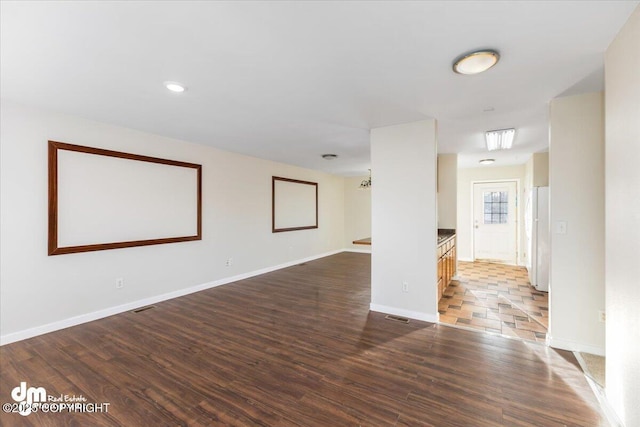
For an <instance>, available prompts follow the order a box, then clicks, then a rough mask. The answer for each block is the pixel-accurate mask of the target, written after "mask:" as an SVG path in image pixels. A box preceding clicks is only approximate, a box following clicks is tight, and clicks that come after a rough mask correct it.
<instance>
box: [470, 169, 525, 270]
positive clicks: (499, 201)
mask: <svg viewBox="0 0 640 427" xmlns="http://www.w3.org/2000/svg"><path fill="white" fill-rule="evenodd" d="M516 197H517V188H516V182H515V181H509V182H490V183H482V184H480V183H479V184H474V185H473V251H474V258H475V259H476V260H478V261H494V262H504V263H507V264H516V263H517V232H516V230H517V226H518V225H517V224H518V213H517V207H516Z"/></svg>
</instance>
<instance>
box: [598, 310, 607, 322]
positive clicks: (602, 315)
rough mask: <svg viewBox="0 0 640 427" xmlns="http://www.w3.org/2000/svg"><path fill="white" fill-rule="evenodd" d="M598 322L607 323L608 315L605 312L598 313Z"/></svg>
mask: <svg viewBox="0 0 640 427" xmlns="http://www.w3.org/2000/svg"><path fill="white" fill-rule="evenodd" d="M598 320H599V321H600V322H602V323H605V322H606V321H607V313H606V312H605V311H603V310H600V311H598Z"/></svg>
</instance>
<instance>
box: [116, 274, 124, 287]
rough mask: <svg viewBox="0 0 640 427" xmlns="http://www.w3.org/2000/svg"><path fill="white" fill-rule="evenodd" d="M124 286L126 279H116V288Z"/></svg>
mask: <svg viewBox="0 0 640 427" xmlns="http://www.w3.org/2000/svg"><path fill="white" fill-rule="evenodd" d="M122 288H124V279H123V278H122V277H118V278H117V279H116V289H122Z"/></svg>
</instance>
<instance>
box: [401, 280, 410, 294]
mask: <svg viewBox="0 0 640 427" xmlns="http://www.w3.org/2000/svg"><path fill="white" fill-rule="evenodd" d="M402 292H409V282H402Z"/></svg>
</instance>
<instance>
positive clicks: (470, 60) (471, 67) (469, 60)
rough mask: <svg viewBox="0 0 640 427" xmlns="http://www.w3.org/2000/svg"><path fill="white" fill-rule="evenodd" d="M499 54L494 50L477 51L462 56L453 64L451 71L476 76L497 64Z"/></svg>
mask: <svg viewBox="0 0 640 427" xmlns="http://www.w3.org/2000/svg"><path fill="white" fill-rule="evenodd" d="M499 59H500V54H499V53H498V52H496V51H495V50H477V51H475V52H471V53H468V54H466V55H462V56H461V57H459V58H457V59H456V60H455V61H454V62H453V71H455V72H456V73H458V74H467V75H469V74H478V73H482V72H483V71H487V70H488V69H489V68H491V67H493V66H494V65H496V64H497V63H498V60H499Z"/></svg>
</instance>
